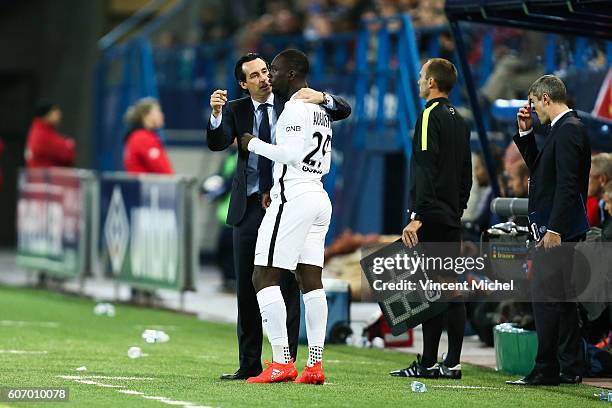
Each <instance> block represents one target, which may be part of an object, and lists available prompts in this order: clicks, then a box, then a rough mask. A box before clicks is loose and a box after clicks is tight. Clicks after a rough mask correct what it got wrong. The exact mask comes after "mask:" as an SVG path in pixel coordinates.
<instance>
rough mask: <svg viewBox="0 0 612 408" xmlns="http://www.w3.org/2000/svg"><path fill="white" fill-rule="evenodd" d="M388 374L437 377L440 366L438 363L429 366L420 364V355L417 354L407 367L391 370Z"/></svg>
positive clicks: (394, 375)
mask: <svg viewBox="0 0 612 408" xmlns="http://www.w3.org/2000/svg"><path fill="white" fill-rule="evenodd" d="M389 375H390V376H393V377H413V378H438V376H439V375H440V367H439V366H438V363H436V364H434V365H433V366H431V367H429V368H428V367H425V366H423V365H421V356H420V355H417V360H416V361H413V362H412V364H410V366H409V367H406V368H403V369H401V370H395V371H391V372H390V373H389Z"/></svg>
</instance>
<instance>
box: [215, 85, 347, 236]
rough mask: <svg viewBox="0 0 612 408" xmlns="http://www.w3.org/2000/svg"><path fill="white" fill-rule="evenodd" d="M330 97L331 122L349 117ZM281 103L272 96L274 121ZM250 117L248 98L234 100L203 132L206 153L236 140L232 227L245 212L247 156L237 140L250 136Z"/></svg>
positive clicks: (229, 218) (338, 100)
mask: <svg viewBox="0 0 612 408" xmlns="http://www.w3.org/2000/svg"><path fill="white" fill-rule="evenodd" d="M331 96H332V98H333V99H334V101H335V103H336V109H335V110H333V111H332V110H330V111H329V114H330V116H331V119H332V120H334V121H336V120H342V119H345V118H347V117H348V116H349V115H350V114H351V107H350V105H349V104H348V103H347V102H346V101H345V100H344V99H342V98H341V97H339V96H334V95H331ZM285 102H287V99H286V98H284V97H282V96H280V95H279V94H278V93H276V92H275V93H274V111H275V112H276V117H277V118H278V117H280V115H281V113H282V111H283V109H284V108H285ZM253 113H254V111H253V102H252V101H251V97H250V96H245V97H244V98H240V99H235V100H233V101H230V102H228V103H227V104H226V105H225V106H224V108H223V118H222V121H221V125H220V126H219V127H218V128H216V129H214V130H213V129H211V126H210V119H209V122H208V126H207V130H206V133H207V143H208V147H209V148H210V150H214V151H219V150H224V149H226V148H227V147H228V146H229V145H231V144H232V142H233V141H234V139H238V165H237V168H236V175H235V176H234V180H233V181H232V195H231V198H230V205H229V210H228V213H227V223H228V224H229V225H234V226H235V225H237V224H239V223H240V221H242V218H243V217H244V213H245V211H246V202H247V185H246V168H247V162H248V160H249V153H250V152H249V151H248V150H243V149H242V147H241V146H240V137H242V135H243V134H244V133H252V132H253V116H254V115H253Z"/></svg>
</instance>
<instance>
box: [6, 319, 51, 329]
mask: <svg viewBox="0 0 612 408" xmlns="http://www.w3.org/2000/svg"><path fill="white" fill-rule="evenodd" d="M0 326H12V327H26V326H37V327H48V328H50V329H57V328H58V327H59V323H57V322H26V321H24V320H0Z"/></svg>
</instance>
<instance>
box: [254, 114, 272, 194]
mask: <svg viewBox="0 0 612 408" xmlns="http://www.w3.org/2000/svg"><path fill="white" fill-rule="evenodd" d="M268 106H270V105H269V104H267V103H262V104H261V105H259V107H258V108H257V109H259V110H260V111H261V113H262V115H261V122H260V123H259V133H258V134H257V137H258V138H259V139H260V140H262V141H264V142H266V143H272V138H271V133H270V119H269V117H268ZM257 172H258V173H259V192H260V193H267V192H268V191H270V189H271V188H272V161H271V160H270V159H268V158H267V157H264V156H259V158H258V160H257Z"/></svg>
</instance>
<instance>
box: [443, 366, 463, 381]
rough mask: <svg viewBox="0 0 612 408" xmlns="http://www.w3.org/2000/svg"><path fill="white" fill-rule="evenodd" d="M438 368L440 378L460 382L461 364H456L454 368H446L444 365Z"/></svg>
mask: <svg viewBox="0 0 612 408" xmlns="http://www.w3.org/2000/svg"><path fill="white" fill-rule="evenodd" d="M438 367H439V368H440V378H447V379H450V380H460V379H461V364H457V365H456V366H454V367H447V366H445V365H444V363H442V364H439V365H438Z"/></svg>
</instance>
